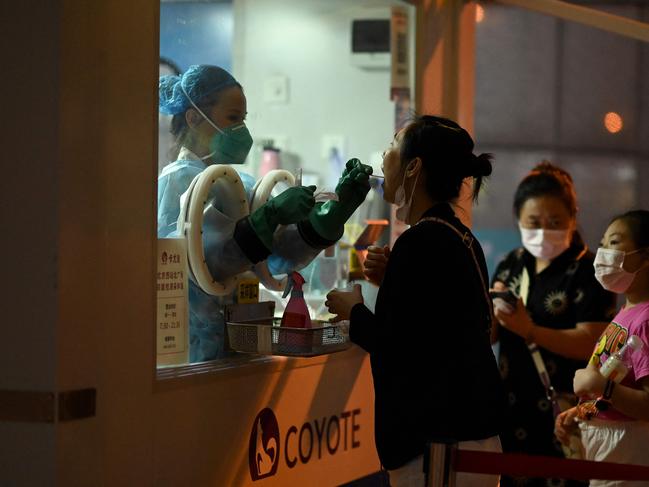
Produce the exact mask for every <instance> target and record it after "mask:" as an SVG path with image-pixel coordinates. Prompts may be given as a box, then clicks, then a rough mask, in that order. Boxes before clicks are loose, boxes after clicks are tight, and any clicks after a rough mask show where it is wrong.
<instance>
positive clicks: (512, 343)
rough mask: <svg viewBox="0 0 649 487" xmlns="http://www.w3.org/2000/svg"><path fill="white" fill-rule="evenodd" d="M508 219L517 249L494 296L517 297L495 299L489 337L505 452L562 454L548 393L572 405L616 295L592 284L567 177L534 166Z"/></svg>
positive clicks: (500, 273)
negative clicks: (493, 342) (505, 417)
mask: <svg viewBox="0 0 649 487" xmlns="http://www.w3.org/2000/svg"><path fill="white" fill-rule="evenodd" d="M514 215H515V217H516V219H517V220H518V225H519V228H520V232H521V239H522V242H523V247H522V248H519V249H516V250H514V251H512V252H510V253H509V255H507V257H506V258H505V259H504V260H503V261H502V262H501V263H500V264H499V265H498V267H497V269H496V272H495V278H494V282H493V288H494V289H495V290H496V291H505V290H509V291H511V292H512V293H513V294H514V295H515V296H516V297H517V298H518V300H517V301H516V300H515V301H514V302H513V303H512V304H507V303H506V302H505V301H503V300H502V299H500V298H497V299H496V300H494V308H495V315H496V318H497V322H498V324H497V325H496V327H495V329H494V332H495V333H494V339H498V340H499V341H500V370H501V375H502V378H503V381H504V384H505V389H506V391H507V394H508V400H509V406H510V410H511V415H510V417H509V418H510V423H509V426H508V428H507V430H506V433H505V434H503V435H502V439H503V449H504V450H505V451H506V452H517V453H526V454H530V455H549V456H563V455H564V453H563V450H562V448H561V445H560V444H559V443H558V442H557V441H556V439H555V437H554V433H553V429H554V414H555V413H556V412H558V411H557V410H556V407H554V408H553V404H552V401H550V400H548V395H549V394H548V393H549V392H550V391H549V390H548V389H547V387H548V386H550V385H551V386H552V387H554V390H555V392H556V393H557V394H558V395H559V396H561V397H563V398H564V399H568V400H569V401H571V400H573V396H572V377H573V375H574V373H575V371H576V370H577V369H578V368H580V367H582V366H583V364H584V363H585V360H586V359H587V358H588V356H589V354H590V352H591V351H592V347H593V344H594V343H595V341H596V340H597V337H598V336H599V335H600V334H601V332H602V331H603V330H604V328H605V327H606V324H607V322H608V320H609V319H610V317H611V316H612V312H613V310H614V307H615V296H614V295H613V294H612V293H609V292H606V291H604V290H603V289H602V287H601V286H600V285H599V284H598V283H597V281H596V280H595V275H594V271H593V256H592V254H591V253H590V252H589V251H588V249H587V247H586V245H585V244H584V243H583V241H582V239H581V237H580V235H579V233H578V232H577V198H576V193H575V188H574V185H573V182H572V178H571V177H570V175H569V174H568V173H567V172H566V171H564V170H562V169H560V168H558V167H556V166H553V165H552V164H550V163H548V162H544V163H542V164H540V165H538V166H536V167H535V168H534V169H533V170H532V172H530V173H529V174H528V175H527V176H526V177H525V178H524V179H523V180H522V181H521V183H520V184H519V186H518V188H517V189H516V193H515V196H514ZM531 343H535V344H536V345H537V346H538V349H537V350H538V353H540V357H541V359H542V364H543V367H544V368H545V369H546V370H547V373H548V375H549V380H550V384H547V383H546V384H545V385H544V384H543V383H542V382H541V378H540V374H539V369H538V367H537V366H536V365H535V362H534V361H533V359H532V354H531V352H530V348H529V347H528V345H529V344H531ZM533 349H534V347H533ZM573 404H574V403H573ZM548 482H552V480H547V479H522V478H518V479H512V478H509V477H503V479H502V480H501V485H502V486H503V487H505V486H510V485H530V486H537V485H538V486H544V487H545V486H546V485H549V484H548ZM555 482H558V483H557V485H560V481H558V480H557V481H555ZM552 485H554V484H552ZM569 485H570V484H569ZM574 485H579V484H578V483H575V484H574Z"/></svg>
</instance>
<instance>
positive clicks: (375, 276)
mask: <svg viewBox="0 0 649 487" xmlns="http://www.w3.org/2000/svg"><path fill="white" fill-rule="evenodd" d="M389 258H390V247H388V246H387V245H385V246H384V247H376V246H375V245H370V246H369V247H368V248H367V255H366V256H365V262H363V268H364V270H363V273H364V274H365V277H367V280H368V281H370V282H371V283H372V284H375V285H377V286H380V285H381V283H382V282H383V276H385V268H386V266H387V265H388V259H389Z"/></svg>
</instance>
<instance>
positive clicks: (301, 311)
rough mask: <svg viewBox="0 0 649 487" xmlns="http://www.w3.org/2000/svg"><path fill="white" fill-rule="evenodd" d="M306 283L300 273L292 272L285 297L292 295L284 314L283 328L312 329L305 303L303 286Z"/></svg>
mask: <svg viewBox="0 0 649 487" xmlns="http://www.w3.org/2000/svg"><path fill="white" fill-rule="evenodd" d="M305 282H306V281H305V280H304V278H303V277H302V275H301V274H300V273H299V272H291V273H290V274H289V276H288V285H287V286H286V290H285V291H284V297H286V296H287V295H288V293H289V292H290V293H291V297H290V299H289V300H288V304H287V305H286V309H284V314H283V315H282V326H288V327H291V328H311V316H310V315H309V308H308V307H307V305H306V302H305V301H304V293H303V292H302V285H303V284H304V283H305Z"/></svg>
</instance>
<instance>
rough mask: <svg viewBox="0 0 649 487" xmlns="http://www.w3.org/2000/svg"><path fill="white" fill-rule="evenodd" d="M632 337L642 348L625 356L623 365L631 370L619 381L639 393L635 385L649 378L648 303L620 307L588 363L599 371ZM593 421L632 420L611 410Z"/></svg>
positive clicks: (637, 385) (639, 387)
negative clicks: (636, 337) (635, 338)
mask: <svg viewBox="0 0 649 487" xmlns="http://www.w3.org/2000/svg"><path fill="white" fill-rule="evenodd" d="M632 335H637V336H638V337H639V338H640V340H642V342H643V343H644V347H643V348H642V349H641V350H639V351H636V352H633V353H631V354H628V353H627V354H626V358H627V361H626V365H627V366H629V364H630V365H631V367H629V373H628V374H627V375H626V377H625V378H624V379H623V380H622V384H623V385H625V386H628V387H632V388H634V389H642V387H641V386H640V384H638V381H639V380H640V379H642V378H643V377H647V376H649V302H644V303H640V304H636V305H635V306H634V307H632V308H630V309H626V308H624V307H623V308H622V309H621V310H620V311H619V312H618V314H617V315H616V316H615V318H613V321H612V322H611V323H610V324H609V325H608V326H607V327H606V330H604V333H603V334H602V335H601V336H600V337H599V340H598V341H597V344H596V345H595V350H594V351H593V354H592V355H591V357H590V361H589V363H591V364H593V365H596V366H597V367H598V368H599V367H601V366H602V364H603V363H604V362H606V360H607V359H608V357H609V355H611V354H613V353H615V352H617V351H618V350H619V349H620V348H622V346H623V345H624V344H625V343H626V341H627V338H628V337H630V336H632ZM597 418H598V419H604V420H612V421H629V420H631V419H632V418H629V417H628V416H625V415H624V414H622V413H621V412H619V411H617V410H616V409H615V408H612V409H610V410H608V411H602V412H600V413H599V414H598V415H597Z"/></svg>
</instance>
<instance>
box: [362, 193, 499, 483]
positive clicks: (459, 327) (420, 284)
mask: <svg viewBox="0 0 649 487" xmlns="http://www.w3.org/2000/svg"><path fill="white" fill-rule="evenodd" d="M427 216H434V217H437V218H441V219H443V220H446V221H448V222H449V223H451V224H452V225H453V226H454V227H455V228H457V229H458V230H459V231H460V232H461V233H462V234H465V233H466V232H469V230H468V229H467V228H466V227H465V226H464V225H462V223H461V222H460V221H459V219H457V218H456V217H455V214H454V213H453V211H452V209H451V208H450V206H449V205H447V204H439V205H436V206H434V207H433V208H431V209H429V210H428V211H427V212H426V213H425V214H424V217H427ZM468 236H470V237H472V235H471V234H470V232H469V234H468ZM472 246H473V249H474V251H475V253H476V257H477V260H478V262H479V264H480V266H481V268H482V272H483V275H484V280H485V284H486V283H488V275H487V268H486V264H485V260H484V254H483V252H482V249H481V248H480V245H479V243H478V242H477V240H475V239H474V240H473V243H472ZM490 306H491V302H490V301H488V300H487V299H486V297H485V292H484V288H483V286H482V283H481V281H480V278H479V276H478V271H477V269H476V265H475V263H474V260H473V257H472V256H471V251H470V249H469V248H468V247H467V246H466V245H465V244H464V243H463V241H462V239H461V238H460V237H459V236H458V235H457V234H456V233H454V232H453V230H452V229H450V228H448V227H447V226H446V225H444V224H441V223H437V222H429V221H426V222H421V223H419V224H418V225H415V226H413V227H411V228H410V229H408V230H406V231H405V232H404V233H403V234H402V235H401V236H400V237H399V238H398V239H397V241H396V242H395V245H394V248H393V249H392V253H391V254H390V258H389V262H388V266H387V269H386V273H385V277H384V279H383V283H382V284H381V287H380V289H379V293H378V296H377V300H376V314H372V313H371V312H370V311H369V310H368V309H367V308H366V307H365V306H364V305H361V304H358V305H356V306H354V308H353V309H352V313H351V323H350V337H351V340H352V341H353V342H354V343H356V344H358V345H360V346H361V347H362V348H364V349H365V350H366V351H368V352H369V353H370V360H371V364H372V376H373V378H374V390H375V440H376V447H377V450H378V454H379V458H380V460H381V463H382V464H383V465H384V466H385V467H386V468H387V469H390V470H391V469H395V468H399V467H401V466H403V465H404V464H405V463H407V462H408V461H410V460H411V459H413V458H414V457H416V456H417V455H420V454H422V453H424V450H425V446H426V444H427V443H428V442H429V441H432V440H454V441H465V440H479V439H484V438H488V437H491V436H494V435H497V434H499V433H500V430H501V425H502V422H503V416H504V414H505V407H506V406H505V397H504V392H503V388H502V383H501V380H500V375H499V372H498V366H497V364H496V360H495V357H494V355H493V352H492V350H491V345H490V343H489V332H488V331H489V327H490V323H489V321H490V318H489V315H490V313H489V309H490V308H489V307H490Z"/></svg>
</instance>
